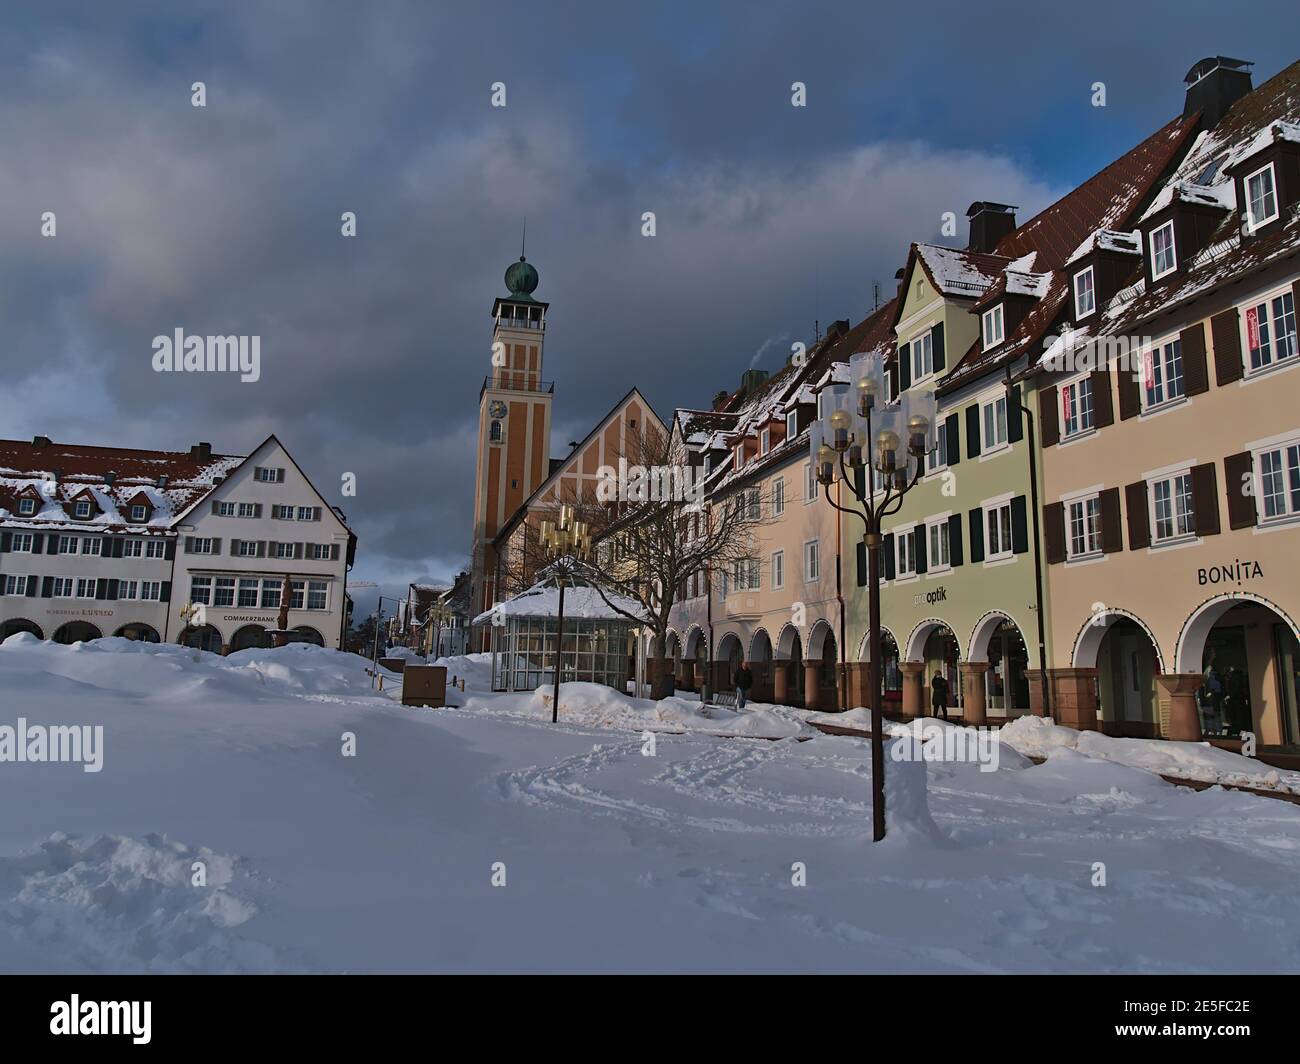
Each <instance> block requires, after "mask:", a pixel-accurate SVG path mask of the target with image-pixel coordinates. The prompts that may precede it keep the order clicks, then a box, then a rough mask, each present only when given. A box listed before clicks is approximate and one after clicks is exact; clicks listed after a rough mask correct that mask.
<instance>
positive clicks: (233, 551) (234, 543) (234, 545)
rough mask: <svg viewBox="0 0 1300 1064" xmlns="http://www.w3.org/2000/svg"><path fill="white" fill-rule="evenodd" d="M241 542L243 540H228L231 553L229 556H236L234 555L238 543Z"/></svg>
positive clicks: (236, 551)
mask: <svg viewBox="0 0 1300 1064" xmlns="http://www.w3.org/2000/svg"><path fill="white" fill-rule="evenodd" d="M242 542H243V540H239V539H232V540H231V541H230V554H231V557H234V556H236V555H238V554H239V545H240V543H242Z"/></svg>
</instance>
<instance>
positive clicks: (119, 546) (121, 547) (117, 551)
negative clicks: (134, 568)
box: [113, 536, 176, 558]
mask: <svg viewBox="0 0 1300 1064" xmlns="http://www.w3.org/2000/svg"><path fill="white" fill-rule="evenodd" d="M170 542H171V545H172V546H171V553H170V554H169V555H167V557H169V558H174V557H176V541H175V540H171V541H170ZM125 551H126V540H124V539H123V538H122V537H121V536H119V537H118V538H117V539H115V540H113V557H114V558H121V557H124V556H125V555H124V552H125Z"/></svg>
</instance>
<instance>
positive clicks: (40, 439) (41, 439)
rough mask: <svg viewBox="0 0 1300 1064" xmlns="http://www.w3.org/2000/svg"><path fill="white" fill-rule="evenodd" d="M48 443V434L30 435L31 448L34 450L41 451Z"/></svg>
mask: <svg viewBox="0 0 1300 1064" xmlns="http://www.w3.org/2000/svg"><path fill="white" fill-rule="evenodd" d="M49 445H50V438H49V437H48V436H33V437H32V450H34V451H43V450H44V449H45V448H46V447H48V446H49Z"/></svg>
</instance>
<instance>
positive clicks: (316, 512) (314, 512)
mask: <svg viewBox="0 0 1300 1064" xmlns="http://www.w3.org/2000/svg"><path fill="white" fill-rule="evenodd" d="M311 519H312V520H313V521H319V520H320V507H319V506H313V507H312V508H311Z"/></svg>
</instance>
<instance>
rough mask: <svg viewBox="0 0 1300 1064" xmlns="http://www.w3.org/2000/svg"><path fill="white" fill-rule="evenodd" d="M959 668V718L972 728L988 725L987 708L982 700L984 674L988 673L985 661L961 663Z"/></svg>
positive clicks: (987, 664)
mask: <svg viewBox="0 0 1300 1064" xmlns="http://www.w3.org/2000/svg"><path fill="white" fill-rule="evenodd" d="M960 668H961V700H962V701H961V716H962V720H963V721H964V722H965V723H966V724H968V725H972V726H976V727H980V726H983V725H985V724H987V723H988V708H987V705H986V704H985V699H984V674H985V673H986V672H988V671H989V663H988V662H987V661H963V662H961V663H960Z"/></svg>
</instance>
